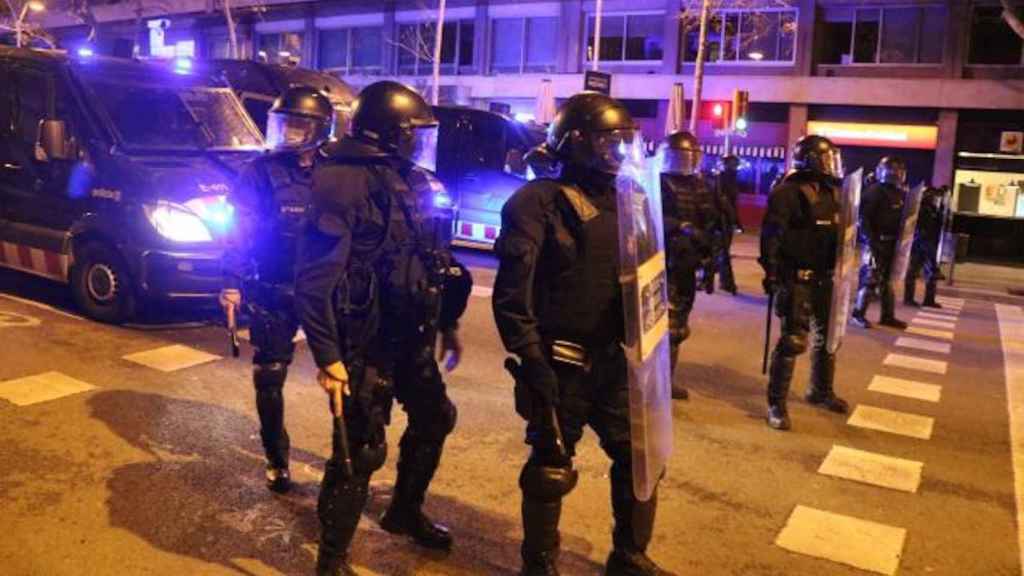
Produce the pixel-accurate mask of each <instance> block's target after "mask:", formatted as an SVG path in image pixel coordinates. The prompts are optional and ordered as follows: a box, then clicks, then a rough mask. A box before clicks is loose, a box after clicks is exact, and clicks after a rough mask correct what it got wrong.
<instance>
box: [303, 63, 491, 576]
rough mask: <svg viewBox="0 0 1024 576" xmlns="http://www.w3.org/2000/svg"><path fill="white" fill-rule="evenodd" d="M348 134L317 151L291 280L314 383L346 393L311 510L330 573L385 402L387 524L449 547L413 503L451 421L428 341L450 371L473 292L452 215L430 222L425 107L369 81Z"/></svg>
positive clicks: (343, 550)
mask: <svg viewBox="0 0 1024 576" xmlns="http://www.w3.org/2000/svg"><path fill="white" fill-rule="evenodd" d="M351 130H352V134H351V136H350V137H348V138H344V139H342V140H340V141H338V142H335V143H332V144H330V145H329V146H326V147H324V148H323V149H322V150H321V152H320V157H319V158H318V165H317V169H316V172H315V174H314V185H313V214H312V215H311V218H310V219H309V224H308V225H307V228H306V230H305V233H304V236H303V247H302V249H301V250H300V264H299V269H298V274H297V277H296V296H297V301H298V308H299V312H300V317H301V320H302V325H303V327H304V329H305V330H306V333H307V336H308V340H309V345H310V348H311V350H312V352H313V356H314V359H315V361H316V363H317V365H318V366H319V367H320V375H319V381H320V383H321V385H322V386H323V387H324V388H325V390H327V391H328V392H330V393H332V394H333V393H335V392H336V391H337V390H339V389H344V392H345V394H346V397H345V399H344V401H343V407H342V410H341V414H343V416H344V418H343V421H344V422H343V423H342V422H340V421H339V419H337V412H336V435H335V442H334V452H333V454H332V457H331V460H330V461H329V462H328V465H327V469H326V471H325V475H324V480H323V485H322V487H321V495H320V500H319V504H318V513H319V517H320V524H321V543H320V550H319V555H318V560H317V570H318V574H324V575H327V574H330V575H334V574H347V573H349V572H347V571H348V570H350V568H349V567H348V564H347V560H346V556H347V550H348V547H349V544H350V543H351V541H352V537H353V535H354V534H355V530H356V526H357V524H358V522H359V515H360V513H361V511H362V509H363V506H364V505H365V503H366V499H367V494H368V487H369V481H370V476H371V474H372V473H373V472H374V471H375V470H377V469H378V468H380V466H382V465H383V464H384V461H385V457H386V451H387V442H386V440H385V426H386V424H387V423H388V421H389V419H390V409H391V404H392V401H393V399H397V400H398V402H399V403H401V404H402V406H403V408H404V410H405V411H406V413H407V414H408V422H409V423H408V428H407V429H406V431H405V433H404V434H403V436H402V439H401V441H400V443H399V450H400V451H399V461H398V478H397V480H396V484H395V490H394V496H393V498H392V502H391V505H390V507H389V508H388V510H387V512H386V513H385V514H384V516H383V517H382V519H381V525H382V527H383V528H384V529H385V530H387V531H389V532H392V533H398V534H405V535H408V536H410V537H412V538H413V539H414V540H415V541H416V542H417V543H419V544H420V545H423V546H425V547H429V548H440V549H446V548H449V547H450V546H451V536H450V535H449V533H448V530H447V529H446V528H444V527H443V526H440V525H437V524H435V523H433V522H432V521H431V520H429V519H428V518H427V517H426V516H424V514H423V512H422V510H421V506H422V504H423V500H424V496H425V493H426V490H427V487H428V485H429V483H430V481H431V479H432V477H433V474H434V471H435V470H436V468H437V466H438V463H439V461H440V458H441V450H442V447H443V445H444V441H445V438H446V437H447V435H448V434H449V433H450V432H451V431H452V429H453V428H454V426H455V419H456V411H455V405H454V404H452V402H451V400H450V399H449V398H448V395H447V391H446V387H445V383H444V381H443V380H442V378H441V373H440V370H439V368H438V366H437V363H436V361H435V360H434V356H433V353H434V350H435V347H436V338H437V337H438V335H439V334H440V335H441V342H442V352H443V353H446V354H451V355H452V358H453V360H454V362H450V363H449V367H450V368H454V363H457V360H458V355H459V354H460V353H461V344H460V343H459V340H458V334H457V320H458V317H459V316H460V315H461V314H462V312H463V311H464V310H465V307H466V303H467V302H468V298H469V293H470V289H471V283H470V282H471V281H470V278H469V275H468V271H467V270H466V269H465V268H464V267H461V266H460V265H458V264H456V263H454V262H453V261H452V260H451V258H450V254H449V253H448V252H447V249H448V246H447V244H445V242H447V239H448V238H449V237H450V233H451V220H450V213H448V212H445V213H444V214H438V213H435V212H432V210H433V209H434V208H435V207H437V206H442V207H443V206H444V205H446V204H447V197H446V196H445V193H444V188H443V186H441V185H440V183H439V182H438V181H437V180H436V179H435V178H434V177H433V174H432V172H431V170H432V169H433V167H434V162H433V159H434V157H435V154H436V137H437V122H436V120H435V119H434V116H433V114H432V112H431V110H430V107H429V106H428V105H427V104H426V102H424V100H423V99H422V98H421V97H420V96H419V94H417V93H416V92H414V91H413V90H411V89H409V88H407V87H406V86H403V85H401V84H398V83H396V82H390V81H383V82H377V83H375V84H372V85H370V86H368V87H366V88H365V89H364V90H363V91H362V92H361V93H360V95H359V98H358V99H357V100H356V102H355V104H354V106H353V116H352V128H351ZM446 227H447V228H446ZM333 403H334V401H333V400H332V404H333ZM332 407H333V406H332Z"/></svg>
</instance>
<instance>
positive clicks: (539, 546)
mask: <svg viewBox="0 0 1024 576" xmlns="http://www.w3.org/2000/svg"><path fill="white" fill-rule="evenodd" d="M522 513H523V546H522V549H521V554H522V557H523V570H522V571H521V572H520V574H521V576H558V545H559V543H560V538H559V535H558V521H559V519H561V516H562V499H561V498H557V499H554V500H548V501H542V500H537V499H533V498H527V497H526V496H525V495H524V496H523V507H522Z"/></svg>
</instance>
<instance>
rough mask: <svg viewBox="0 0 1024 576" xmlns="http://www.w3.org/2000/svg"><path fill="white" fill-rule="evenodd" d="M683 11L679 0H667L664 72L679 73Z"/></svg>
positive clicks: (662, 64)
mask: <svg viewBox="0 0 1024 576" xmlns="http://www.w3.org/2000/svg"><path fill="white" fill-rule="evenodd" d="M681 15H682V11H681V10H680V6H679V0H665V32H664V34H665V37H664V44H663V46H664V50H665V54H664V56H663V57H662V59H661V73H662V74H678V73H679V61H680V60H682V54H680V53H679V33H680V29H681V28H682V18H680V16H681Z"/></svg>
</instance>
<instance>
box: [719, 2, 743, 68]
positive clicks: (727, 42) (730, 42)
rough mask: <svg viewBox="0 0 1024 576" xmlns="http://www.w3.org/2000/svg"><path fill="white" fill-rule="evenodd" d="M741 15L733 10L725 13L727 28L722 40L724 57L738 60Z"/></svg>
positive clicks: (724, 58)
mask: <svg viewBox="0 0 1024 576" xmlns="http://www.w3.org/2000/svg"><path fill="white" fill-rule="evenodd" d="M739 32H740V15H739V13H737V12H731V13H728V14H726V15H725V30H724V33H725V35H724V37H723V40H722V59H723V60H736V56H737V55H738V54H739V37H740V34H739Z"/></svg>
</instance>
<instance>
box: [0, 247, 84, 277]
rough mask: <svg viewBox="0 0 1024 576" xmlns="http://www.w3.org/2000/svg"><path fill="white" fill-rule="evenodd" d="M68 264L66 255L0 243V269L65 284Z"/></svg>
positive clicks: (69, 261)
mask: <svg viewBox="0 0 1024 576" xmlns="http://www.w3.org/2000/svg"><path fill="white" fill-rule="evenodd" d="M70 263H71V258H70V257H69V256H68V255H67V254H58V253H57V252H51V251H49V250H41V249H39V248H32V247H30V246H26V245H24V244H14V243H12V242H0V268H11V269H13V270H18V271H20V272H26V273H28V274H34V275H36V276H42V277H44V278H49V279H51V280H57V281H59V282H67V280H68V269H69V267H70Z"/></svg>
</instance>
